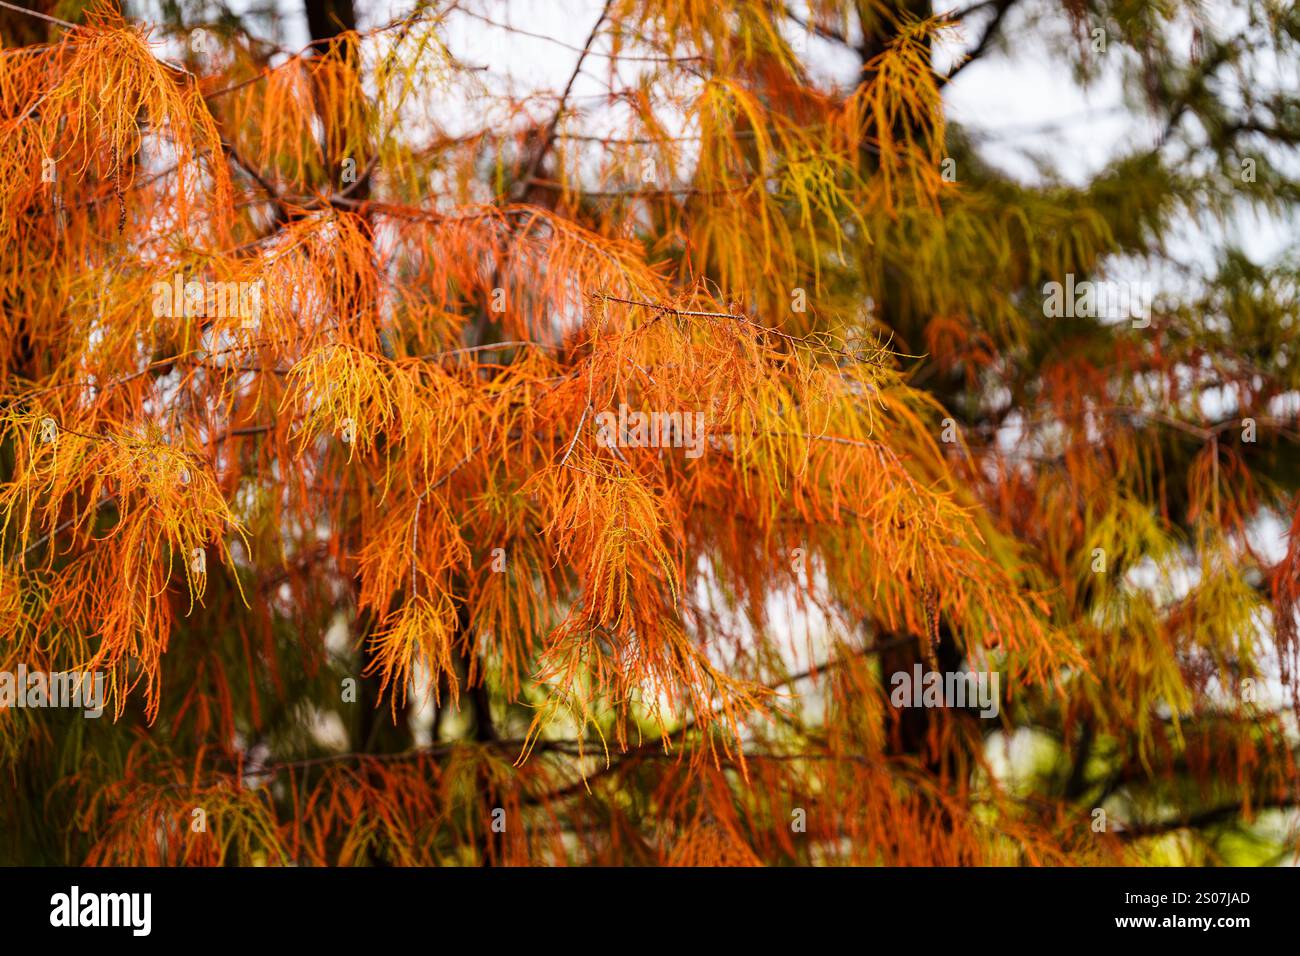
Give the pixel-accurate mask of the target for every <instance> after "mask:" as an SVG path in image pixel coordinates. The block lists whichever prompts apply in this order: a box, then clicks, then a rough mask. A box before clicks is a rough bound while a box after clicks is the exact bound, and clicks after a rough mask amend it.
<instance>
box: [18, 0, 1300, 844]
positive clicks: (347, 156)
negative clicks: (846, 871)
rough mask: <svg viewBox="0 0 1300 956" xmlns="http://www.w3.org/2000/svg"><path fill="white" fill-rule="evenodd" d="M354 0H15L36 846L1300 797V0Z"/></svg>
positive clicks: (22, 711) (633, 840) (27, 653)
mask: <svg viewBox="0 0 1300 956" xmlns="http://www.w3.org/2000/svg"><path fill="white" fill-rule="evenodd" d="M304 13H305V23H306V27H307V35H306V38H305V41H304V42H305V45H302V44H299V43H297V42H296V41H294V42H290V41H287V40H285V38H284V31H283V30H281V29H280V28H281V27H282V26H283V24H279V23H276V22H270V23H269V24H268V22H266V20H265V18H264V17H262V16H261V15H256V14H252V13H248V14H243V15H236V14H234V13H231V12H229V11H226V10H224V8H223V11H222V13H221V15H220V16H215V15H213V14H212V13H211V12H210V11H208V10H206V9H205V8H203V7H202V6H198V5H195V6H190V5H186V4H180V5H171V4H169V5H167V6H166V8H165V9H164V10H162V11H161V12H160V13H158V14H156V16H158V19H157V20H156V21H150V20H149V11H144V10H129V9H128V10H127V11H126V12H125V14H124V13H123V12H122V11H121V10H119V9H118V8H116V7H113V6H110V5H106V4H98V5H95V6H92V7H87V8H85V9H81V8H79V6H78V5H77V4H75V3H73V4H66V3H65V4H60V5H59V6H58V7H57V8H54V7H53V6H50V7H49V8H48V9H47V8H42V9H39V10H20V9H17V8H15V7H13V6H11V5H0V36H3V38H4V44H5V46H4V49H3V51H2V53H3V55H2V56H0V128H2V131H3V136H2V137H0V144H2V145H0V151H3V153H4V167H5V169H6V170H8V173H7V174H6V176H5V177H4V179H3V180H0V182H2V183H3V185H2V186H0V238H3V242H2V243H0V277H2V278H0V289H2V290H3V295H2V297H0V361H3V366H4V369H5V372H4V380H3V395H2V397H0V409H2V411H0V437H2V444H0V481H2V483H0V523H2V531H0V547H2V548H3V557H4V564H3V569H2V570H0V602H2V603H3V607H4V608H5V610H6V617H7V620H8V622H9V625H10V626H9V627H8V629H7V634H6V636H5V637H4V639H3V640H2V641H0V672H2V673H3V674H8V675H11V676H16V675H17V674H18V673H19V671H20V668H21V669H22V672H23V673H24V674H25V675H32V674H39V675H42V676H43V679H44V680H45V681H46V685H47V692H46V693H45V694H43V695H35V694H34V693H33V686H34V685H33V684H32V682H31V680H30V679H25V680H24V681H21V682H19V681H17V680H16V679H14V680H11V681H10V682H9V684H8V685H7V686H8V688H9V690H8V691H6V689H5V687H4V686H0V703H4V704H5V705H6V706H4V707H3V709H0V765H2V766H3V770H4V773H5V775H6V777H7V778H8V779H10V780H12V781H13V782H14V784H15V786H16V792H17V793H18V795H19V799H16V800H13V801H8V802H6V803H4V804H3V806H2V808H0V821H3V822H2V823H0V833H2V834H3V837H2V838H0V859H3V860H4V861H5V862H27V863H34V862H67V863H96V864H133V863H167V864H178V863H179V864H191V865H203V864H217V863H242V864H250V863H268V864H286V863H300V864H313V865H335V864H344V865H347V864H402V865H429V864H467V865H498V864H529V863H531V864H561V863H571V864H589V863H603V864H647V863H649V864H670V865H701V864H705V865H707V864H780V863H793V864H804V865H806V864H827V863H856V864H880V863H883V864H916V865H937V864H986V863H1010V864H1067V863H1085V864H1089V863H1092V864H1100V863H1108V864H1109V863H1125V864H1128V863H1143V862H1147V863H1150V862H1160V863H1164V862H1174V863H1183V864H1199V863H1207V862H1222V861H1230V862H1255V863H1259V862H1270V861H1280V860H1283V859H1286V858H1287V856H1288V855H1289V854H1290V853H1292V852H1293V847H1294V834H1293V831H1292V828H1291V824H1290V821H1292V820H1293V815H1292V814H1291V813H1290V811H1291V809H1292V804H1293V802H1294V800H1295V799H1296V767H1295V762H1294V753H1295V746H1296V739H1295V725H1294V717H1295V715H1296V708H1297V707H1298V706H1300V693H1297V680H1298V678H1297V675H1296V669H1295V664H1296V648H1297V643H1296V642H1297V635H1296V612H1297V607H1296V604H1297V602H1298V601H1300V557H1297V553H1296V551H1295V549H1294V546H1293V538H1292V535H1291V534H1290V529H1291V528H1292V527H1293V524H1294V521H1295V515H1296V513H1297V502H1296V498H1295V496H1296V492H1297V487H1296V485H1297V472H1296V470H1295V468H1294V461H1295V447H1296V446H1295V439H1296V438H1297V421H1296V415H1297V411H1298V410H1300V409H1298V407H1297V404H1296V401H1295V392H1296V387H1297V384H1298V383H1297V382H1295V381H1293V379H1294V378H1295V376H1296V374H1297V372H1296V370H1295V368H1294V366H1295V362H1294V360H1293V357H1292V355H1291V351H1292V344H1291V341H1292V338H1293V336H1294V327H1295V322H1296V318H1297V314H1296V313H1297V300H1296V292H1297V283H1296V278H1297V274H1296V266H1295V262H1294V258H1293V257H1292V256H1289V255H1283V256H1280V257H1278V258H1277V259H1275V260H1271V261H1256V260H1253V259H1251V258H1250V257H1249V256H1248V255H1247V254H1246V253H1245V252H1244V251H1242V250H1241V249H1239V248H1236V247H1235V246H1234V245H1232V243H1231V242H1230V241H1229V240H1228V239H1227V238H1225V237H1231V236H1232V235H1233V229H1234V227H1235V226H1237V225H1238V224H1240V223H1241V222H1242V221H1245V220H1243V218H1242V217H1244V216H1249V215H1254V214H1262V215H1266V216H1271V217H1274V219H1275V220H1276V221H1282V222H1285V221H1287V219H1288V217H1289V216H1290V215H1291V214H1292V213H1293V203H1294V201H1295V198H1296V193H1295V190H1296V180H1295V177H1294V175H1293V174H1294V171H1295V156H1294V147H1295V146H1296V144H1297V141H1298V137H1300V110H1298V108H1297V107H1298V104H1297V101H1296V94H1295V92H1294V91H1295V90H1296V88H1297V86H1296V84H1295V83H1294V82H1293V81H1294V76H1293V75H1292V74H1293V72H1294V65H1293V64H1294V62H1295V59H1296V57H1295V54H1296V47H1297V42H1298V41H1300V14H1297V12H1296V11H1295V9H1294V8H1293V7H1292V6H1290V5H1285V4H1280V3H1270V2H1265V0H1257V2H1254V3H1251V4H1249V5H1248V6H1247V7H1246V9H1245V10H1244V11H1241V12H1239V15H1236V16H1232V17H1223V18H1220V19H1216V18H1213V17H1211V16H1208V15H1207V14H1206V13H1205V12H1204V11H1203V10H1202V9H1201V5H1200V4H1195V3H1186V4H1183V3H1172V4H1165V5H1153V4H1145V3H1131V2H1114V3H1111V2H1087V0H1070V2H1065V3H1060V4H1056V3H1041V4H1033V3H1031V2H1030V0H996V2H983V3H974V4H972V5H970V6H969V7H967V8H964V9H962V8H959V9H956V10H946V9H934V8H932V7H931V5H929V4H926V3H918V2H915V0H856V2H841V0H817V2H813V3H811V4H803V5H798V6H796V5H783V4H780V3H771V2H767V0H743V2H741V0H736V2H730V0H724V2H714V3H708V4H701V3H696V2H693V0H655V2H647V0H608V2H604V3H603V4H595V5H592V6H591V7H590V9H587V8H585V7H584V8H583V9H582V14H583V17H584V20H583V23H582V26H581V27H580V28H577V29H578V33H579V34H580V35H579V36H577V37H576V38H562V37H559V36H556V35H555V31H556V29H557V26H563V25H564V24H556V23H552V22H544V21H543V22H531V21H526V20H525V18H522V17H520V16H518V15H513V14H512V11H510V10H509V9H505V8H501V7H500V6H498V5H494V4H490V3H485V4H482V5H478V4H473V3H461V4H443V3H427V4H424V3H422V4H418V5H416V6H414V7H412V8H411V9H410V10H408V11H407V12H406V13H405V14H403V15H402V16H400V17H399V18H397V19H395V20H392V21H388V20H382V19H376V17H379V16H382V15H381V14H379V13H378V12H377V11H375V12H372V11H370V10H367V9H366V8H365V7H364V6H356V7H354V6H353V4H352V3H351V2H350V0H328V2H319V3H318V2H316V0H309V2H308V3H307V4H306V6H305V7H304ZM576 15H577V14H576V13H575V14H574V16H576ZM588 21H589V23H588ZM268 26H269V27H270V28H271V29H268ZM467 36H470V37H473V36H478V37H480V38H484V37H486V38H487V39H488V42H486V44H479V45H478V47H475V46H474V44H472V43H469V44H466V42H465V38H466V37H467ZM512 37H513V38H514V40H516V41H523V42H531V43H533V44H537V45H540V48H542V49H544V50H545V51H546V53H545V55H544V56H545V62H546V63H547V64H551V63H553V62H555V59H556V58H559V60H560V62H561V63H563V67H562V68H561V69H560V78H559V80H558V81H557V82H555V83H554V84H553V85H551V84H550V83H549V81H548V80H537V78H536V77H534V76H531V75H530V73H531V72H532V70H531V69H530V65H529V63H528V62H527V61H521V60H520V59H518V57H517V56H512V55H509V54H507V53H505V52H503V51H504V50H505V49H507V47H505V46H502V45H500V44H504V43H508V42H513V41H511V40H510V38H512ZM1027 39H1033V40H1034V41H1035V42H1039V43H1044V44H1046V46H1047V47H1048V48H1049V49H1051V50H1052V51H1054V55H1055V57H1056V58H1055V59H1054V60H1053V63H1054V64H1055V66H1056V68H1057V69H1058V70H1059V71H1060V73H1061V76H1062V77H1063V78H1069V79H1071V80H1072V81H1073V82H1077V83H1079V84H1081V85H1083V86H1085V87H1086V86H1087V85H1088V84H1090V83H1093V82H1095V81H1096V80H1097V78H1098V77H1099V76H1102V75H1109V76H1112V77H1116V76H1118V77H1122V79H1123V82H1124V84H1125V88H1126V89H1127V90H1131V91H1133V94H1132V96H1131V97H1130V102H1129V106H1128V108H1129V109H1130V110H1131V112H1132V115H1134V116H1137V117H1141V118H1143V119H1144V120H1146V121H1147V122H1148V125H1149V126H1150V127H1151V128H1152V129H1153V130H1154V131H1155V132H1154V134H1153V135H1152V136H1150V137H1147V138H1145V139H1142V140H1141V141H1137V140H1135V141H1134V142H1133V143H1132V144H1126V143H1116V144H1115V148H1114V150H1113V151H1112V152H1113V157H1112V159H1111V160H1110V161H1109V163H1108V164H1107V165H1106V166H1105V167H1104V168H1102V169H1100V170H1097V171H1095V172H1093V173H1091V174H1089V175H1088V176H1087V177H1086V178H1085V179H1084V180H1082V181H1080V180H1079V179H1078V177H1075V178H1074V179H1067V178H1066V176H1065V172H1066V166H1065V164H1064V162H1063V160H1064V159H1065V157H1059V156H1058V157H1050V156H1049V157H1048V158H1047V159H1046V160H1045V162H1044V164H1043V168H1042V169H1040V170H1039V174H1038V175H1037V176H1035V177H1034V178H1033V179H1025V178H1019V177H1015V176H1012V175H1010V174H1008V173H1006V172H1005V171H1003V170H1001V169H1000V168H999V167H998V166H997V165H996V163H995V161H994V158H993V157H992V156H991V155H990V153H989V151H988V150H987V148H986V145H985V143H984V142H983V141H982V140H981V138H980V137H979V136H977V135H976V134H975V131H972V130H968V129H965V128H963V127H961V126H960V125H959V124H955V123H953V122H951V121H950V120H949V117H948V115H947V112H948V111H947V108H946V106H945V95H946V93H947V91H948V90H950V89H952V88H953V87H954V86H955V85H956V84H958V83H962V82H965V81H966V78H967V77H968V76H970V75H971V74H967V73H966V71H967V70H968V69H972V64H979V63H981V62H988V61H989V60H990V59H992V58H995V57H997V56H999V55H1000V52H1001V51H1003V50H1005V49H1006V48H1007V47H1008V45H1013V44H1016V43H1017V42H1019V41H1021V40H1027ZM485 50H486V51H487V52H486V54H485ZM953 50H955V51H958V52H959V53H960V54H961V55H959V56H958V57H957V58H956V60H955V62H954V63H953V64H952V65H947V62H946V58H947V56H948V55H947V54H946V53H944V51H953ZM538 56H542V55H541V54H538ZM537 62H539V63H540V62H541V61H540V60H539V61H537ZM828 64H840V65H841V68H840V69H838V70H836V69H828V68H827V65H828ZM525 79H526V80H531V81H533V82H534V85H535V86H536V87H537V88H535V89H531V90H530V89H528V88H527V87H526V86H525V85H521V83H520V81H521V80H525ZM511 80H513V81H514V82H510V81H511ZM1193 226H1194V227H1196V231H1189V229H1190V227H1193ZM1189 236H1190V238H1189ZM1189 248H1190V249H1192V250H1193V252H1187V251H1186V250H1188V249H1189ZM1171 277H1172V279H1171ZM61 674H76V675H81V674H86V675H89V683H88V684H87V685H86V686H87V687H89V688H92V689H93V688H96V687H98V688H101V689H102V697H101V696H100V695H99V694H98V692H96V693H93V694H92V697H93V698H94V699H91V700H88V701H87V700H82V701H81V702H80V703H82V704H89V705H90V706H84V707H77V708H73V707H61V706H51V705H52V704H57V703H58V701H55V700H54V699H53V697H52V695H51V694H50V693H48V688H49V687H50V686H52V684H51V683H50V681H51V680H52V677H51V676H50V675H61ZM96 678H98V679H99V680H100V683H96V682H95V681H96ZM6 693H7V694H8V696H4V695H5V694H6ZM97 704H102V706H103V714H102V716H100V717H99V718H98V719H87V715H88V712H92V711H94V710H95V709H96V706H95V705H97Z"/></svg>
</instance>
